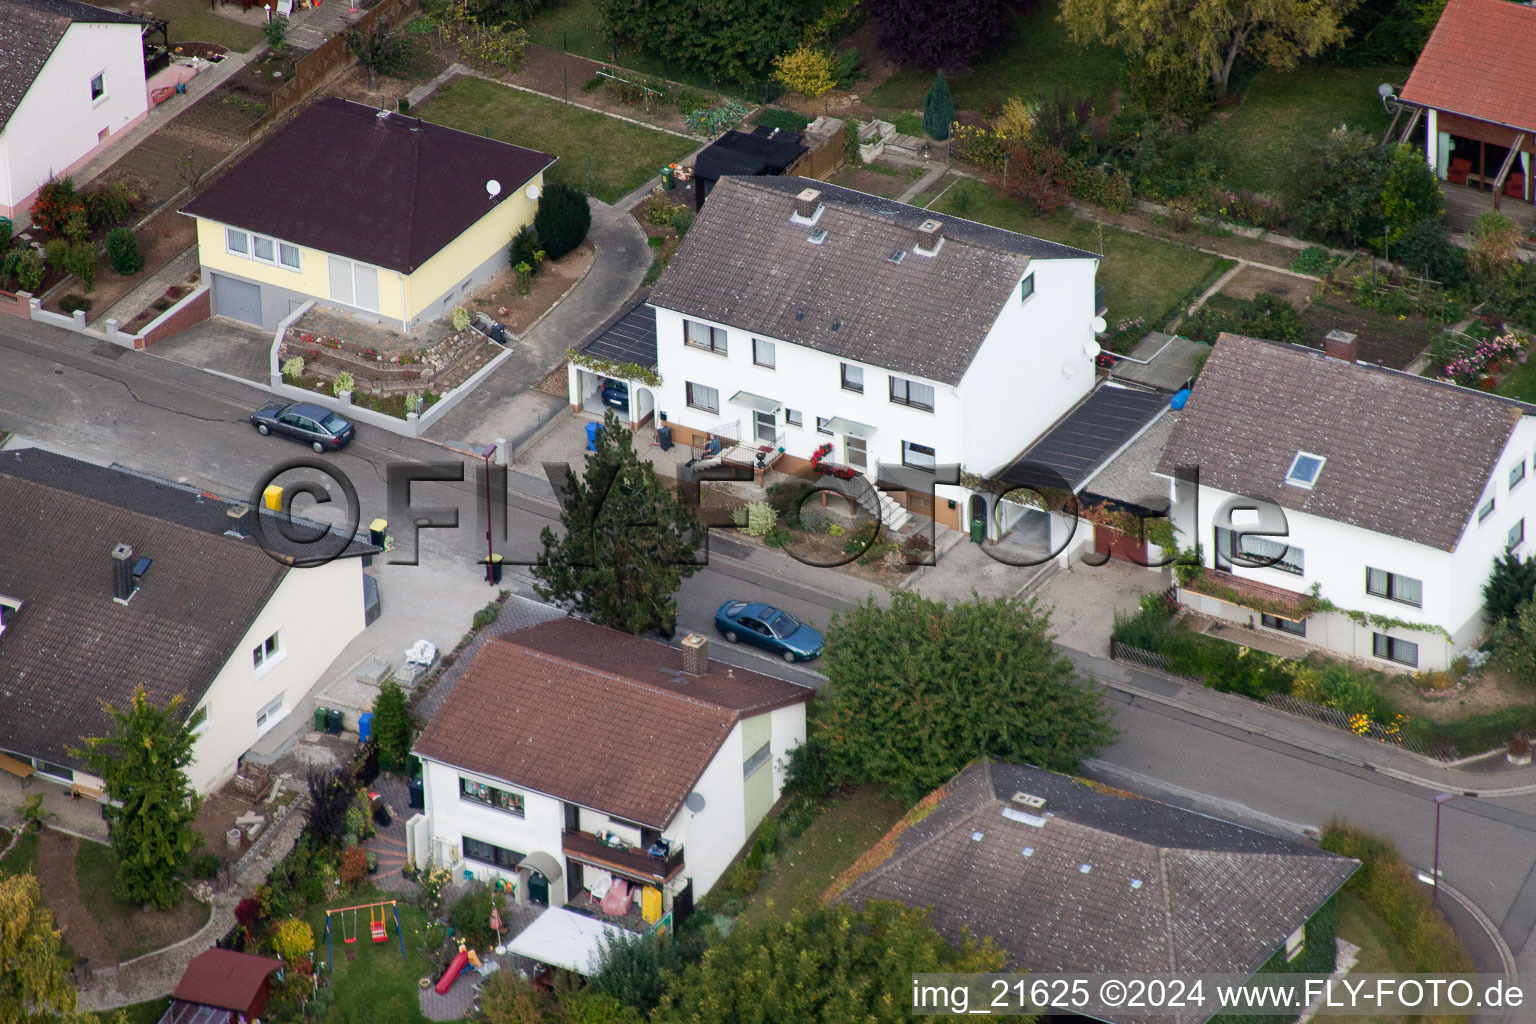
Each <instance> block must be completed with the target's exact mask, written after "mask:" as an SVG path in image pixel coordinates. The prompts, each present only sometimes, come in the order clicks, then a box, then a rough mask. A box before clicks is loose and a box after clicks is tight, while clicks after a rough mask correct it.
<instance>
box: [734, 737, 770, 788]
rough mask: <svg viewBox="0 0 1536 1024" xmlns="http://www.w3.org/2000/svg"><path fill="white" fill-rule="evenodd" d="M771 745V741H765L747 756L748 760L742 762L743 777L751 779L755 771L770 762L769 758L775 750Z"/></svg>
mask: <svg viewBox="0 0 1536 1024" xmlns="http://www.w3.org/2000/svg"><path fill="white" fill-rule="evenodd" d="M771 746H772V744H771V743H764V744H763V745H762V746H760V747H758V748H757V750H755V751H754V752H753V754H752V756H751V757H749V758H747V759H746V761H744V762H743V763H742V766H741V777H742V778H744V779H750V778H751V777H752V774H753V773H754V772H756V771H757V770H758V769H759V768H761V767H762V766H763V765H765V764H767V763H768V759H769V758H770V757H772V756H773V752H772V751H771V750H770V749H769V747H771Z"/></svg>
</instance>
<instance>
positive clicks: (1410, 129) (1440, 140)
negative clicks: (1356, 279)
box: [1399, 0, 1536, 222]
mask: <svg viewBox="0 0 1536 1024" xmlns="http://www.w3.org/2000/svg"><path fill="white" fill-rule="evenodd" d="M1532 75H1536V10H1533V9H1532V8H1530V7H1528V6H1525V5H1522V4H1517V3H1510V2H1508V0H1450V2H1449V3H1447V4H1446V5H1445V10H1444V11H1443V12H1442V13H1441V15H1440V20H1439V21H1438V22H1437V23H1436V24H1435V29H1434V31H1433V32H1432V33H1430V37H1429V42H1428V43H1426V44H1425V46H1424V50H1423V52H1422V53H1420V54H1419V59H1418V60H1417V61H1416V62H1415V63H1414V66H1413V72H1412V74H1410V75H1409V76H1408V83H1407V84H1406V85H1405V86H1403V90H1402V95H1401V96H1400V97H1399V99H1400V101H1401V103H1402V104H1403V105H1404V106H1405V107H1406V109H1407V110H1408V111H1410V112H1411V113H1410V116H1409V118H1408V119H1407V122H1406V124H1405V127H1404V131H1403V133H1402V134H1403V136H1404V137H1407V138H1410V139H1415V140H1416V139H1417V138H1418V137H1419V136H1418V134H1417V129H1418V125H1419V122H1420V121H1422V122H1423V123H1424V136H1423V137H1424V140H1425V155H1426V157H1427V159H1428V160H1429V165H1430V167H1432V168H1434V171H1435V174H1436V175H1438V176H1439V177H1440V179H1441V180H1442V181H1444V182H1446V184H1447V186H1450V187H1447V188H1446V189H1445V193H1446V200H1447V205H1450V206H1453V207H1454V206H1458V205H1468V206H1471V205H1473V204H1472V203H1468V202H1465V201H1466V200H1474V201H1475V203H1476V205H1481V206H1493V207H1498V206H1499V205H1500V203H1501V199H1502V200H1504V201H1506V202H1511V203H1512V204H1513V209H1512V210H1511V211H1509V212H1512V213H1513V212H1516V211H1520V210H1523V211H1525V212H1524V215H1523V217H1522V219H1523V220H1525V221H1527V222H1529V221H1530V219H1531V216H1532V210H1531V204H1532V202H1533V201H1536V185H1533V183H1532V168H1531V156H1532V154H1533V153H1536V95H1533V94H1532V91H1531V88H1530V81H1531V77H1532Z"/></svg>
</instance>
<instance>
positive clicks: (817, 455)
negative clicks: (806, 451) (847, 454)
mask: <svg viewBox="0 0 1536 1024" xmlns="http://www.w3.org/2000/svg"><path fill="white" fill-rule="evenodd" d="M831 454H832V445H831V444H824V445H822V446H821V447H819V448H817V449H816V450H815V451H814V452H812V453H811V471H812V472H814V473H816V474H817V475H818V476H835V477H837V478H838V479H839V480H852V479H853V478H854V477H856V476H858V475H859V474H858V471H857V470H855V469H854V468H853V467H852V466H829V465H827V464H826V463H825V462H823V461H822V460H823V459H825V458H826V457H827V456H828V455H831Z"/></svg>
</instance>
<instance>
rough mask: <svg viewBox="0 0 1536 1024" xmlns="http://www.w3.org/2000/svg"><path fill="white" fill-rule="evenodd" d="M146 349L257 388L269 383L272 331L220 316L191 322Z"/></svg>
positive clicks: (163, 357) (165, 357) (160, 355)
mask: <svg viewBox="0 0 1536 1024" xmlns="http://www.w3.org/2000/svg"><path fill="white" fill-rule="evenodd" d="M148 351H149V352H150V353H152V354H154V355H157V356H159V357H161V358H162V359H174V360H175V361H176V362H178V363H182V364H184V365H186V366H195V367H197V368H198V369H199V370H208V371H210V372H213V373H220V374H223V375H225V376H228V377H235V378H237V379H239V380H244V381H250V382H252V383H254V384H257V385H259V386H261V387H266V386H267V385H268V384H269V383H270V376H271V369H270V366H271V363H270V358H271V355H270V354H271V351H272V333H271V332H270V331H263V330H261V329H259V328H256V327H251V326H250V325H248V324H242V323H239V322H238V321H235V320H229V319H226V318H225V317H222V316H216V317H212V318H211V319H208V320H204V321H203V322H202V323H200V324H194V325H192V326H191V327H188V328H187V329H186V330H184V331H180V332H178V333H176V334H173V335H171V336H170V337H169V338H166V339H165V340H164V341H159V342H156V343H155V344H153V345H151V346H150V347H149V349H148Z"/></svg>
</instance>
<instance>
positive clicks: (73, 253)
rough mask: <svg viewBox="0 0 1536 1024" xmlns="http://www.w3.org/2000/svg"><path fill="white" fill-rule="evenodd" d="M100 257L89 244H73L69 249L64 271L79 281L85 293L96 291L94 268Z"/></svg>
mask: <svg viewBox="0 0 1536 1024" xmlns="http://www.w3.org/2000/svg"><path fill="white" fill-rule="evenodd" d="M99 259H100V257H99V256H98V255H97V253H96V247H95V246H94V245H92V244H91V243H90V242H75V243H74V244H73V245H71V246H70V247H69V251H68V255H67V256H66V257H65V260H64V269H65V270H67V271H69V272H70V273H71V274H74V275H75V276H76V277H78V278H79V279H80V283H81V284H83V285H85V290H86V291H88V292H89V291H95V290H96V268H97V266H98V261H99Z"/></svg>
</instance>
